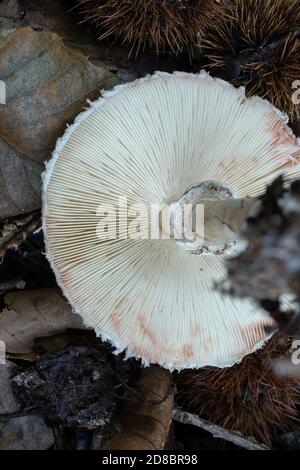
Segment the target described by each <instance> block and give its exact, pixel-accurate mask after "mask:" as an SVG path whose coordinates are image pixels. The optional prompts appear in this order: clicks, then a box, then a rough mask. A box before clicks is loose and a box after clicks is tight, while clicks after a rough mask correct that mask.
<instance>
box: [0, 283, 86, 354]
mask: <svg viewBox="0 0 300 470" xmlns="http://www.w3.org/2000/svg"><path fill="white" fill-rule="evenodd" d="M4 302H5V305H6V307H5V308H4V310H2V312H0V340H2V341H4V342H5V345H6V351H7V352H8V353H17V354H24V353H30V352H31V350H32V346H33V341H34V339H35V338H37V337H41V336H50V335H54V334H57V333H61V332H63V331H64V330H66V329H67V328H83V325H82V321H81V319H80V318H79V316H78V315H75V314H73V313H72V310H71V307H70V306H69V305H68V304H67V302H66V301H65V299H64V298H63V297H62V295H61V294H60V293H59V291H57V290H56V289H37V290H28V291H19V292H10V293H8V294H7V295H5V297H4Z"/></svg>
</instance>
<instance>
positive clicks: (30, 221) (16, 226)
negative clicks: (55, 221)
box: [0, 211, 40, 259]
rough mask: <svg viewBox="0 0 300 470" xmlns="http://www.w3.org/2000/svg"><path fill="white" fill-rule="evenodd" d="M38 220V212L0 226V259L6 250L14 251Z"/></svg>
mask: <svg viewBox="0 0 300 470" xmlns="http://www.w3.org/2000/svg"><path fill="white" fill-rule="evenodd" d="M39 219H40V213H39V211H34V212H31V213H30V214H26V215H21V216H19V217H16V218H14V219H10V220H6V221H4V223H3V224H2V226H1V224H0V259H1V257H2V256H3V255H4V253H5V251H6V250H8V249H16V248H17V247H18V246H19V245H20V244H21V243H22V242H24V241H25V240H26V237H27V235H28V234H29V233H30V232H32V231H33V230H34V229H35V228H36V226H37V224H38V221H39Z"/></svg>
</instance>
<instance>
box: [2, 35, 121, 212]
mask: <svg viewBox="0 0 300 470" xmlns="http://www.w3.org/2000/svg"><path fill="white" fill-rule="evenodd" d="M0 70H1V77H0V78H1V80H2V81H4V82H5V85H6V104H3V105H0V122H1V125H0V218H5V217H12V216H15V215H18V214H20V213H22V212H30V211H32V210H35V209H36V208H37V207H39V205H40V173H41V170H42V169H43V162H44V161H45V160H47V159H48V158H49V157H50V154H51V151H52V149H53V148H54V145H55V142H56V140H57V138H58V137H59V136H60V135H62V134H63V132H64V129H65V126H66V124H67V123H71V122H72V121H73V120H74V118H75V116H76V115H77V114H78V113H79V112H80V111H82V109H83V107H84V106H85V104H86V100H87V99H88V98H89V99H95V98H96V97H98V96H99V94H100V91H101V90H102V89H106V88H112V87H113V86H114V85H115V84H116V83H118V81H119V80H118V79H117V78H116V77H115V76H114V75H113V74H111V73H110V72H108V71H107V70H105V69H103V68H101V67H97V66H94V65H92V64H91V63H90V62H89V61H88V60H87V59H86V57H85V56H84V55H82V54H81V53H79V52H78V51H75V50H72V49H70V48H69V47H67V46H65V45H64V44H63V42H62V40H61V39H60V37H59V36H58V35H57V34H55V33H51V32H44V31H41V32H38V31H34V30H33V29H31V28H30V27H25V28H18V29H11V30H4V31H2V32H1V33H0Z"/></svg>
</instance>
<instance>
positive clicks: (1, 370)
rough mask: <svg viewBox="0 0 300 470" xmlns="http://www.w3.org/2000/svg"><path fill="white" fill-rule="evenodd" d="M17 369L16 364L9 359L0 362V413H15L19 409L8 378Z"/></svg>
mask: <svg viewBox="0 0 300 470" xmlns="http://www.w3.org/2000/svg"><path fill="white" fill-rule="evenodd" d="M17 370H18V369H17V366H16V365H15V364H13V363H12V362H10V361H6V362H5V364H0V390H1V393H0V415H2V414H7V413H16V412H17V411H19V410H20V405H19V404H18V403H17V401H16V398H15V397H14V394H13V390H12V386H11V380H10V378H11V376H12V375H13V374H16V372H17Z"/></svg>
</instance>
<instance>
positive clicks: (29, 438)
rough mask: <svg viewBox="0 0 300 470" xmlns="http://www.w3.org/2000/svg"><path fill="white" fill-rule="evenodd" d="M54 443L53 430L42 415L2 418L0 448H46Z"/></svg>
mask: <svg viewBox="0 0 300 470" xmlns="http://www.w3.org/2000/svg"><path fill="white" fill-rule="evenodd" d="M53 444H54V435H53V431H52V430H51V428H49V427H48V426H47V425H46V423H45V421H44V420H43V418H42V417H41V416H38V415H25V416H17V417H15V418H10V419H9V420H3V419H1V418H0V450H46V449H49V448H50V447H51V446H52V445H53Z"/></svg>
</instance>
